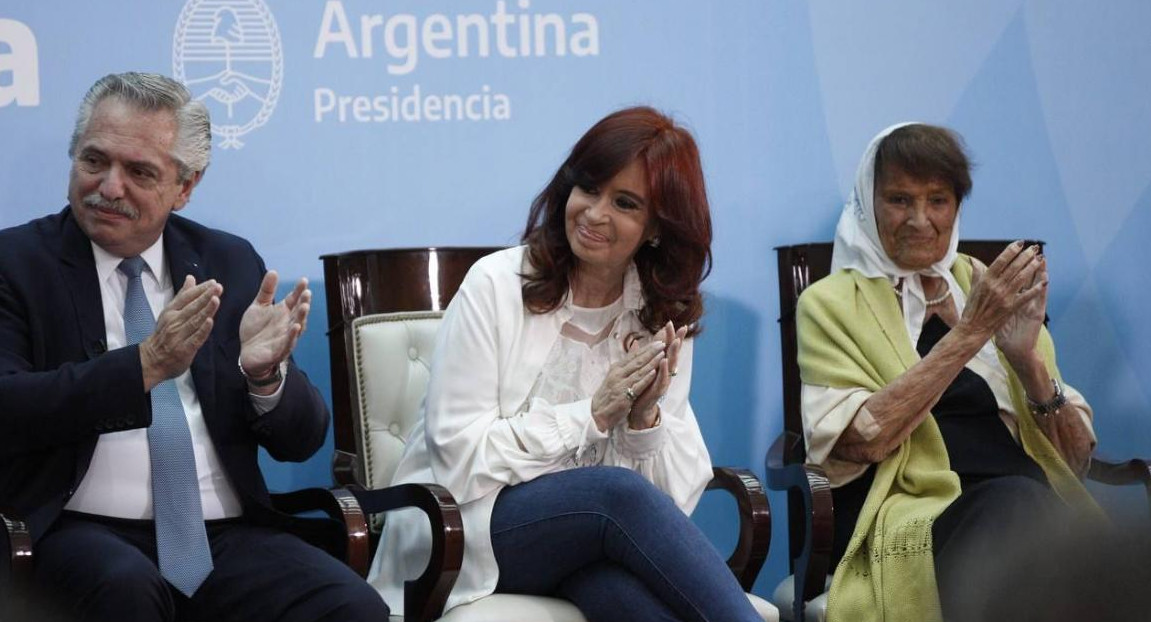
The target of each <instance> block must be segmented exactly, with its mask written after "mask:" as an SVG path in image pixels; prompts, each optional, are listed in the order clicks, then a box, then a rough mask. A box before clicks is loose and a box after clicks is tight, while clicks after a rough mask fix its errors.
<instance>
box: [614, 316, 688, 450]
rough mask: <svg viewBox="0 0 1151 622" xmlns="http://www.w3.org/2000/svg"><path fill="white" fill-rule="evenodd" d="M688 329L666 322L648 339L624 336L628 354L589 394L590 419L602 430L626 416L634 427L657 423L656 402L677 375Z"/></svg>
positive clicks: (657, 408)
mask: <svg viewBox="0 0 1151 622" xmlns="http://www.w3.org/2000/svg"><path fill="white" fill-rule="evenodd" d="M687 330H688V327H687V326H681V327H679V328H678V329H677V328H675V326H674V325H673V324H672V323H671V322H668V323H667V324H665V325H664V327H663V328H662V329H660V330H659V331H658V332H657V333H656V334H654V335H652V336H651V338H649V339H642V338H640V339H637V338H634V336H632V335H629V336H628V337H627V338H625V340H624V350H625V351H626V352H627V354H626V355H625V356H624V358H623V359H621V360H619V361H617V362H615V363H613V364H612V366H611V367H610V368H609V369H608V373H607V377H605V378H604V380H603V382H602V383H600V386H599V389H597V390H596V392H595V395H593V396H592V400H591V412H592V418H593V419H594V420H595V423H596V427H597V428H599V430H600V431H601V432H606V431H608V430H610V429H611V428H613V427H615V426H616V425H618V424H619V423H620V422H621V421H623V420H624V419H625V418H626V419H627V421H628V426H629V427H630V428H632V429H634V430H642V429H647V428H651V427H654V426H656V425H657V424H658V423H659V401H660V398H662V397H663V395H664V394H665V393H667V390H668V387H669V386H671V379H672V377H674V376H675V375H676V370H677V367H678V364H679V351H680V348H681V347H682V346H683V340H684V338H685V337H686V335H687Z"/></svg>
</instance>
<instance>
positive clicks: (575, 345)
mask: <svg viewBox="0 0 1151 622" xmlns="http://www.w3.org/2000/svg"><path fill="white" fill-rule="evenodd" d="M524 250H525V249H524V247H517V248H511V249H508V250H504V251H500V252H497V253H494V254H492V255H489V256H488V257H485V258H483V259H481V260H480V261H479V262H477V263H476V264H475V265H474V266H473V267H472V269H471V270H470V271H469V272H468V275H467V277H466V278H465V279H464V282H463V284H462V285H461V286H460V290H459V292H458V293H457V294H456V297H455V298H454V299H453V300H452V302H451V304H450V305H449V306H448V310H447V312H446V313H445V315H444V319H443V323H442V324H441V325H440V329H439V332H438V334H437V335H436V348H435V353H434V355H433V357H432V362H431V380H430V382H429V385H428V394H427V397H426V398H425V401H424V412H423V419H422V420H421V421H420V422H419V423H417V424H416V426H415V428H414V429H413V431H412V434H411V437H410V438H409V439H408V443H407V447H406V449H405V451H404V455H403V457H402V458H401V459H400V463H399V465H398V467H397V470H396V475H395V478H394V480H393V483H394V484H400V483H409V482H434V483H437V484H440V485H442V486H444V487H445V488H447V489H448V490H449V491H450V492H451V493H452V495H453V496H454V497H455V499H456V501H457V502H458V503H459V504H460V512H461V514H462V518H463V523H464V536H465V537H464V543H465V545H464V560H463V566H462V567H461V569H460V574H459V578H458V579H457V581H456V585H455V587H454V588H453V590H452V593H451V595H450V596H449V597H448V601H447V608H449V609H450V608H451V607H454V606H456V605H461V604H464V603H468V602H471V601H474V600H476V599H477V598H481V597H483V596H486V595H488V594H491V593H492V592H493V591H494V590H495V586H496V583H497V582H498V580H499V570H498V567H497V565H496V561H495V556H494V553H493V551H492V545H491V536H490V522H491V515H492V508H493V506H494V504H495V500H496V496H497V495H498V494H499V491H500V490H502V489H503V487H505V486H514V485H516V484H519V483H522V482H526V481H530V480H532V479H534V478H536V477H538V476H540V475H544V474H546V473H552V472H557V471H561V470H564V469H569V468H573V467H576V466H591V465H611V466H622V467H626V468H630V469H633V470H635V471H636V472H638V473H640V474H641V475H643V476H644V477H646V478H647V479H648V480H649V481H651V482H652V483H654V484H655V485H656V486H657V487H659V488H660V489H661V490H663V491H664V492H666V493H667V494H668V495H669V496H671V497H672V499H673V500H674V501H675V502H676V505H678V506H679V507H680V509H682V510H683V511H684V512H685V513H691V511H692V510H693V509H694V508H695V505H696V503H698V501H699V498H700V496H701V495H702V494H703V491H704V488H705V486H706V485H707V482H708V481H709V480H710V479H711V459H710V457H709V455H708V452H707V447H706V446H705V445H704V442H703V436H702V435H701V434H700V430H699V425H698V423H697V422H696V419H695V414H694V413H693V412H692V409H691V405H690V404H688V401H687V397H688V389H689V388H690V386H691V357H692V340H691V339H688V340H687V341H685V342H684V344H683V348H682V349H681V351H680V357H679V366H678V372H679V373H678V374H677V376H676V377H675V378H674V379H673V380H672V383H671V386H670V388H669V390H668V392H667V394H666V395H665V396H664V399H663V401H662V402H661V404H660V412H661V415H660V416H661V422H660V425H658V426H656V427H654V428H651V429H648V430H638V431H637V430H631V429H629V428H628V427H627V422H626V420H625V421H624V422H622V423H621V424H620V425H619V426H617V427H616V428H614V429H612V430H609V431H607V432H606V433H604V432H600V431H599V429H598V428H597V427H596V425H595V423H594V422H593V420H592V417H591V396H592V395H593V394H594V392H595V390H596V388H597V387H598V386H599V383H600V382H601V381H602V380H603V378H604V376H605V375H606V374H607V370H608V367H609V366H610V365H611V363H612V362H614V361H616V360H619V359H620V358H621V357H622V356H623V354H624V352H623V347H622V339H623V337H624V336H626V335H629V334H631V333H638V334H640V335H642V336H643V337H649V336H650V334H649V333H648V331H646V330H645V329H644V328H643V326H642V324H640V322H639V319H638V317H637V313H638V312H639V310H640V309H641V308H642V307H643V295H642V292H641V288H640V284H639V276H638V274H637V273H636V271H635V267H634V266H632V267H631V268H630V269H629V271H628V273H627V276H626V277H625V280H624V292H623V296H622V297H621V298H620V299H619V300H618V301H617V302H616V303H613V305H610V306H609V307H605V308H603V309H580V308H578V307H575V306H574V305H573V304H571V302H570V296H569V297H568V300H567V301H565V303H564V304H563V305H562V306H561V307H560V308H558V309H556V310H555V311H553V312H551V313H546V314H535V313H531V312H530V311H528V310H527V309H526V308H525V307H524V304H523V298H522V294H521V285H522V280H521V278H520V276H519V275H520V274H521V273H523V272H525V271H527V270H530V265H529V264H527V262H526V260H525V253H524ZM609 328H610V330H608V329H609ZM605 331H606V336H605ZM430 533H431V532H430V527H429V524H428V521H427V519H426V517H425V516H424V515H423V514H422V513H421V512H419V511H418V510H402V511H399V512H393V513H389V514H388V517H387V522H386V524H385V528H384V534H383V538H382V540H381V545H380V547H379V549H378V550H377V551H376V556H375V559H374V560H373V562H372V568H371V572H370V574H369V576H368V581H369V582H371V583H372V585H373V586H375V587H376V589H377V590H379V592H380V594H381V595H382V596H383V598H384V600H385V601H386V602H387V603H388V605H389V607H391V610H392V612H393V614H394V615H398V614H400V613H402V612H403V608H404V603H403V582H404V581H405V580H410V579H412V578H415V577H416V576H418V575H419V574H420V573H421V572H422V571H423V570H424V568H425V567H426V565H427V560H428V555H429V551H430V547H431V535H430Z"/></svg>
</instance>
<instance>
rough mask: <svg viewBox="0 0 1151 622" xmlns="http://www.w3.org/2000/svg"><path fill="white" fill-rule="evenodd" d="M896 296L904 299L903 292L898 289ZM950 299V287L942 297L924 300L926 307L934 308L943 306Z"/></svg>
mask: <svg viewBox="0 0 1151 622" xmlns="http://www.w3.org/2000/svg"><path fill="white" fill-rule="evenodd" d="M900 282H901V283H902V281H900ZM895 295H896V296H899V297H900V298H902V297H903V292H902V291H901V290H898V289H896V290H895ZM948 298H951V288H950V287H948V288H947V291H945V292H943V293H942V294H940V295H938V296H936V297H935V298H928V299H927V300H924V301H923V304H925V305H926V306H928V307H934V306H938V305H941V304H943V302H944V301H945V300H947V299H948Z"/></svg>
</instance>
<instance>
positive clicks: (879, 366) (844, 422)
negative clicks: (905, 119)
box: [797, 124, 1098, 621]
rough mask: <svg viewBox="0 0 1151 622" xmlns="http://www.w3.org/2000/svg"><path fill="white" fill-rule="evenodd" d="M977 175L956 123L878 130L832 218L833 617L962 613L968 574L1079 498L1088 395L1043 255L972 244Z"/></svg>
mask: <svg viewBox="0 0 1151 622" xmlns="http://www.w3.org/2000/svg"><path fill="white" fill-rule="evenodd" d="M970 189H971V177H970V173H969V164H968V159H967V155H966V154H965V153H964V149H963V145H962V143H961V141H960V139H959V138H958V136H956V135H955V134H954V133H952V132H951V131H950V130H947V129H945V128H940V127H934V126H929V125H923V124H902V125H897V126H893V127H891V128H888V129H887V130H884V131H883V132H882V133H880V135H878V136H876V137H875V139H874V140H873V141H872V143H871V144H870V146H869V147H868V149H867V151H866V152H865V153H864V156H863V159H862V161H861V162H860V165H859V172H858V175H857V179H856V184H855V189H854V192H853V193H852V197H851V200H850V201H849V202H848V203H847V205H846V206H845V207H844V210H843V213H842V215H841V217H840V221H839V225H838V227H837V229H836V236H835V248H834V252H833V256H832V274H831V275H830V276H828V277H827V278H825V279H822V280H820V281H819V282H817V283H815V284H813V285H812V286H811V287H809V288H808V289H807V290H806V291H805V292H804V293H803V295H802V296H801V297H800V301H799V308H798V312H797V325H798V330H799V342H800V344H799V364H800V372H801V376H802V379H803V383H804V385H803V393H802V403H803V423H804V434H805V437H806V441H807V449H808V453H807V456H808V461H809V462H811V463H813V464H817V465H820V466H822V467H823V468H824V469H825V471H826V472H827V475H828V478H829V479H830V480H831V485H832V489H833V490H832V492H833V497H834V501H835V503H834V505H835V541H834V543H833V550H832V556H833V561H836V562H837V567H836V571H835V575H834V578H833V581H832V586H831V592H830V594H829V596H828V610H827V612H828V620H832V621H836V620H882V619H889V620H890V619H896V620H939V619H940V617H941V615H942V617H945V618H951V619H956V618H955V617H954V616H959V615H962V614H963V612H962V611H960V608H961V606H962V605H964V604H965V600H966V601H967V602H968V603H970V602H975V600H973V598H972V595H971V594H970V593H965V592H964V591H963V587H964V584H965V581H964V579H965V577H964V574H965V573H970V572H975V571H978V570H977V569H978V567H979V566H980V565H982V564H986V563H987V562H988V561H989V560H991V559H995V558H996V557H1002V556H1004V555H1008V554H1010V551H1011V547H1012V546H1013V544H1014V540H1015V539H1017V538H1019V537H1020V535H1021V534H1025V533H1028V532H1033V531H1036V530H1038V528H1039V524H1040V523H1041V522H1045V521H1047V520H1048V519H1049V518H1051V517H1052V516H1055V515H1061V514H1064V513H1065V512H1064V510H1063V508H1065V507H1067V506H1072V507H1076V508H1080V509H1083V510H1085V511H1086V512H1087V513H1094V512H1097V511H1098V508H1097V507H1096V506H1095V505H1094V503H1093V501H1092V500H1091V498H1090V496H1089V495H1088V494H1087V493H1086V491H1085V489H1084V488H1083V485H1082V484H1081V482H1080V479H1079V478H1080V476H1081V475H1082V473H1083V472H1084V470H1085V469H1086V467H1087V463H1088V460H1089V458H1090V455H1091V450H1092V448H1093V447H1094V444H1095V437H1094V433H1093V431H1092V426H1091V410H1090V408H1089V407H1088V406H1087V404H1086V403H1085V402H1084V400H1083V398H1082V396H1080V395H1079V394H1078V393H1077V392H1076V391H1074V390H1073V389H1072V388H1071V387H1069V386H1067V385H1065V384H1063V383H1062V382H1061V380H1060V378H1059V371H1058V368H1057V367H1056V366H1055V356H1054V346H1053V344H1052V342H1051V337H1050V335H1049V334H1048V333H1047V330H1046V328H1044V326H1043V319H1044V317H1045V314H1046V306H1047V283H1048V277H1047V263H1046V260H1045V259H1044V257H1043V255H1042V254H1041V253H1039V252H1038V248H1037V247H1035V246H1028V245H1026V244H1024V243H1022V242H1016V243H1014V244H1011V245H1009V246H1008V247H1007V249H1006V250H1004V251H1003V253H1002V254H1001V255H1000V256H999V257H998V258H997V259H996V260H995V261H994V262H993V263H992V264H991V265H990V266H988V267H985V266H983V265H982V264H980V263H979V262H977V261H974V260H973V259H972V258H971V257H967V256H965V255H960V254H958V253H957V251H956V249H957V246H958V240H959V211H960V210H959V206H960V202H961V201H963V199H964V198H965V197H966V196H967V194H968V192H969V191H970Z"/></svg>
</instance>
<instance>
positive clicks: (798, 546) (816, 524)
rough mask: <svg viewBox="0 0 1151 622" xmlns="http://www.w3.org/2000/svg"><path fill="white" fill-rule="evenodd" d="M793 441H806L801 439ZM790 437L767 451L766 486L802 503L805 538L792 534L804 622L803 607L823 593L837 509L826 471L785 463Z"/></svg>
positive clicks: (798, 611)
mask: <svg viewBox="0 0 1151 622" xmlns="http://www.w3.org/2000/svg"><path fill="white" fill-rule="evenodd" d="M792 442H803V440H802V439H797V440H793V441H792ZM787 443H788V438H787V433H786V432H784V433H781V434H780V435H779V436H778V437H777V438H776V439H775V442H774V443H772V444H771V449H769V450H768V452H767V458H766V459H765V461H764V462H765V467H766V470H767V486H768V488H770V489H772V490H780V491H787V493H788V496H787V498H788V503H789V504H791V503H796V504H802V507H803V523H802V524H803V534H802V535H803V539H802V541H799V540H797V538H798V536H797V535H796V534H794V533H792V534H790V538H791V542H792V547H791V553H790V554H791V558H792V571H793V573H794V574H795V592H796V595H797V596H799V598H795V599H794V600H793V601H792V602H793V606H794V607H795V616H796V617H795V618H794V619H796V620H803V619H804V617H803V608H804V604H805V603H806V602H807V601H809V600H811V599H813V598H815V597H816V596H819V595H820V594H821V593H823V589H824V585H825V583H826V581H827V574H828V571H829V570H830V568H829V566H830V565H831V545H832V540H833V539H834V537H835V509H834V504H833V503H832V498H831V483H830V482H829V481H828V479H827V475H826V474H825V473H824V471H823V469H822V468H820V467H817V466H814V465H809V464H785V463H784V456H785V455H786V448H787Z"/></svg>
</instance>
